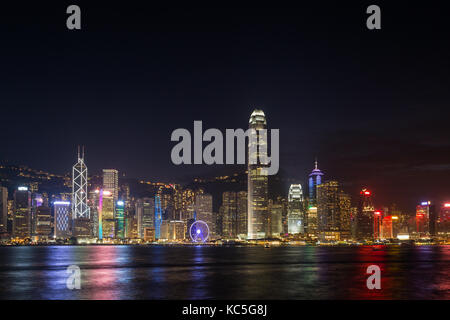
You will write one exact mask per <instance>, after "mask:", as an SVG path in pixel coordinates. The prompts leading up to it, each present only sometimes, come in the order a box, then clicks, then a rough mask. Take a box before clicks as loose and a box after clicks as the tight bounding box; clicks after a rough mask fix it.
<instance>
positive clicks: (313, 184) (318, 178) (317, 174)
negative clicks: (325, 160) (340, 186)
mask: <svg viewBox="0 0 450 320" xmlns="http://www.w3.org/2000/svg"><path fill="white" fill-rule="evenodd" d="M322 176H323V173H322V171H320V170H319V168H317V159H316V161H315V162H314V170H313V171H311V173H310V174H309V206H313V207H316V206H317V186H318V185H319V184H321V183H322Z"/></svg>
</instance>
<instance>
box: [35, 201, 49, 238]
mask: <svg viewBox="0 0 450 320" xmlns="http://www.w3.org/2000/svg"><path fill="white" fill-rule="evenodd" d="M51 222H52V213H51V210H50V208H49V207H47V206H39V207H38V208H37V209H36V230H35V236H36V238H37V240H38V241H46V240H48V239H49V238H51V232H52V225H51Z"/></svg>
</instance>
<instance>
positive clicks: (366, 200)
mask: <svg viewBox="0 0 450 320" xmlns="http://www.w3.org/2000/svg"><path fill="white" fill-rule="evenodd" d="M374 212H375V208H374V206H373V203H372V192H371V191H370V190H367V189H366V188H364V189H362V190H361V192H360V198H359V205H358V213H357V215H356V221H355V223H356V235H355V237H356V239H357V240H369V239H370V240H372V239H373V235H374Z"/></svg>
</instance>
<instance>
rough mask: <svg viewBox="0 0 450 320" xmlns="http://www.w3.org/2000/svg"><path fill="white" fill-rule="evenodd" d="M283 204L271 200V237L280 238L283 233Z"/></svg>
mask: <svg viewBox="0 0 450 320" xmlns="http://www.w3.org/2000/svg"><path fill="white" fill-rule="evenodd" d="M283 209H284V208H283V204H282V203H278V202H273V201H272V200H269V225H270V237H271V238H279V237H280V236H281V234H282V233H283V222H282V218H283Z"/></svg>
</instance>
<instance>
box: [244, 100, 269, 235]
mask: <svg viewBox="0 0 450 320" xmlns="http://www.w3.org/2000/svg"><path fill="white" fill-rule="evenodd" d="M266 126H267V122H266V116H265V114H264V112H263V111H262V110H257V109H255V110H254V111H253V112H252V114H251V116H250V120H249V129H254V130H255V131H256V132H255V134H256V136H254V137H250V138H249V143H248V185H247V187H248V239H260V238H265V237H266V232H267V226H268V223H267V218H268V216H267V215H268V191H267V185H268V177H267V175H266V174H265V165H263V164H261V163H259V159H261V157H264V156H267V154H263V151H261V150H260V146H262V145H267V141H265V140H264V137H263V136H262V135H261V134H260V131H259V130H263V129H266Z"/></svg>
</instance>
